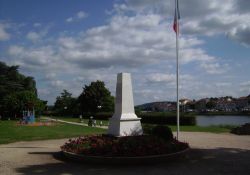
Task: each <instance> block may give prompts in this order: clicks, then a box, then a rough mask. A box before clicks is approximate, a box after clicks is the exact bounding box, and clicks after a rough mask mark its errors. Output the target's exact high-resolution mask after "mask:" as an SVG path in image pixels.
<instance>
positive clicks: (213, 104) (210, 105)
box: [206, 100, 216, 109]
mask: <svg viewBox="0 0 250 175" xmlns="http://www.w3.org/2000/svg"><path fill="white" fill-rule="evenodd" d="M215 107H216V102H215V101H213V100H210V101H209V102H207V103H206V108H207V109H214V108H215Z"/></svg>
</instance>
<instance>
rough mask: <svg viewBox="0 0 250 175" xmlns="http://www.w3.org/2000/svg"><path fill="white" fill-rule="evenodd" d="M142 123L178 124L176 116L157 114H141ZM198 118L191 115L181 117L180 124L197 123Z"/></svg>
mask: <svg viewBox="0 0 250 175" xmlns="http://www.w3.org/2000/svg"><path fill="white" fill-rule="evenodd" d="M139 117H140V118H141V122H142V123H147V124H159V125H163V124H165V125H166V124H167V125H175V124H176V116H168V117H167V116H157V115H148V114H147V115H143V114H141V115H139ZM195 124H196V119H195V117H194V116H189V117H184V116H181V117H180V125H195Z"/></svg>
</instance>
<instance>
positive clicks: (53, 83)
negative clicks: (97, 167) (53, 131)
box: [8, 0, 249, 104]
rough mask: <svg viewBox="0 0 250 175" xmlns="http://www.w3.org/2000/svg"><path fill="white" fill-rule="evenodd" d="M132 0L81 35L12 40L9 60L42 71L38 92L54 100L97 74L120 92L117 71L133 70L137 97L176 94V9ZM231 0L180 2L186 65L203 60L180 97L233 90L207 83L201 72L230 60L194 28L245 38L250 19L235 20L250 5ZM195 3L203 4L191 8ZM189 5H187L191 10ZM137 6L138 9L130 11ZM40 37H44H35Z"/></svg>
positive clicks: (185, 76)
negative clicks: (212, 51) (240, 6)
mask: <svg viewBox="0 0 250 175" xmlns="http://www.w3.org/2000/svg"><path fill="white" fill-rule="evenodd" d="M126 2H127V4H120V5H116V6H115V7H114V8H115V10H114V11H113V12H112V13H111V15H112V16H111V18H110V19H109V20H108V22H107V23H106V24H105V25H101V26H97V27H93V28H89V29H88V30H86V31H80V32H79V34H77V33H75V34H74V35H70V34H69V33H65V34H63V35H59V36H56V35H55V36H54V38H53V39H51V40H46V41H45V39H44V38H45V36H47V35H46V34H47V33H46V34H44V36H42V35H41V33H40V31H30V33H28V34H27V38H28V39H30V40H31V41H33V42H34V43H33V45H32V46H25V45H13V46H10V47H9V49H8V54H9V56H10V57H11V58H12V59H11V61H13V63H15V64H19V65H20V66H21V70H22V71H27V72H28V71H29V72H32V74H35V76H38V77H42V78H40V79H41V81H43V83H44V84H43V86H42V87H39V84H38V88H39V89H40V90H39V92H41V94H42V96H43V97H44V98H45V97H47V96H48V92H49V94H50V95H49V98H50V99H49V100H50V102H51V101H52V102H53V100H54V99H55V97H56V96H57V95H59V93H60V91H61V90H62V89H63V88H66V89H68V90H69V91H71V92H72V93H73V94H75V95H76V96H77V95H79V93H80V92H81V91H82V86H83V85H84V84H87V83H89V82H91V81H95V80H97V79H99V80H103V81H105V83H106V84H107V86H108V87H109V88H110V90H111V91H112V93H113V94H114V91H115V83H116V82H115V81H116V73H118V72H132V73H133V74H132V75H133V79H134V92H135V94H136V97H135V99H136V104H139V103H143V102H146V101H152V99H155V100H166V99H175V86H176V84H175V78H176V77H175V72H174V69H175V59H176V58H175V34H174V32H173V30H172V20H169V18H172V16H173V13H172V12H173V9H172V8H171V9H170V1H160V0H155V1H151V0H140V1H138V0H134V1H129V0H127V1H126ZM232 2H233V1H232V0H229V1H227V2H224V3H225V4H224V5H223V7H221V6H218V2H217V1H215V0H211V1H204V2H201V1H197V0H190V1H188V2H186V1H182V3H183V4H180V8H181V10H182V14H181V18H182V19H181V31H182V33H183V35H181V37H180V62H181V68H182V66H183V67H185V66H186V69H187V67H188V66H190V65H191V64H192V66H197V67H196V68H193V67H192V68H191V70H190V67H188V70H186V69H185V68H184V69H183V73H181V76H180V87H181V96H183V97H189V98H197V97H204V96H216V95H220V94H226V93H229V92H231V91H229V90H225V91H222V89H223V88H222V87H228V88H229V87H230V85H229V84H226V83H224V84H223V83H217V84H215V83H214V84H213V85H209V83H205V81H206V80H205V78H204V77H199V74H202V73H203V72H205V73H207V74H211V75H218V74H223V73H226V72H227V71H228V70H229V65H228V64H227V62H221V60H220V59H218V58H217V57H216V56H213V55H209V54H208V53H207V52H206V50H204V49H203V45H204V44H205V40H203V39H200V38H199V37H197V35H194V34H197V33H199V34H201V35H216V34H222V33H223V34H224V33H227V34H228V36H229V37H230V38H232V39H234V40H238V41H239V42H244V43H246V44H247V43H248V40H247V39H246V38H247V35H246V34H244V32H243V31H246V33H248V29H249V28H248V24H246V26H244V25H240V24H241V23H242V22H241V21H242V20H240V21H238V22H237V19H239V18H240V17H242V16H243V15H245V18H247V17H248V15H247V14H246V13H248V12H247V11H246V12H244V13H239V14H236V13H235V12H234V10H235V7H234V6H231V3H232ZM171 3H172V2H171ZM203 3H205V4H203ZM152 4H153V5H152ZM194 4H195V5H194ZM194 6H195V7H196V6H197V8H191V7H194ZM184 7H185V9H186V8H188V7H189V8H188V10H185V9H184ZM190 9H192V10H190ZM131 10H132V11H133V13H130V12H131ZM163 14H164V16H163ZM226 14H228V17H227V16H226ZM166 17H167V19H166ZM84 18H86V13H84V12H83V13H81V12H78V13H76V14H75V15H74V16H72V17H69V18H68V19H66V21H67V22H74V21H77V20H81V19H84ZM243 34H244V35H243ZM244 39H245V40H244ZM40 40H41V41H43V42H37V41H40ZM189 64H190V65H189ZM199 66H200V67H199ZM158 67H159V68H158ZM163 67H164V68H163ZM169 67H173V68H172V69H171V68H169ZM165 68H166V69H167V71H166V69H165ZM149 69H150V71H149ZM181 70H182V69H181ZM192 71H193V72H192ZM155 72H157V73H155ZM202 75H204V74H202ZM206 76H209V75H206ZM211 77H220V76H211ZM203 78H204V80H203ZM218 79H219V78H218ZM224 81H225V80H224ZM215 82H218V81H215ZM160 83H161V84H160ZM46 94H47V95H46Z"/></svg>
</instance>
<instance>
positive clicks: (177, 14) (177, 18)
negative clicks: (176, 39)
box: [173, 0, 180, 35]
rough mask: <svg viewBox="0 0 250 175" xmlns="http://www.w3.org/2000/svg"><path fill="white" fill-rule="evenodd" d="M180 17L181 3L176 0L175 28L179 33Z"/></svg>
mask: <svg viewBox="0 0 250 175" xmlns="http://www.w3.org/2000/svg"><path fill="white" fill-rule="evenodd" d="M179 19H180V11H179V3H178V0H175V13H174V24H173V29H174V31H175V33H176V34H177V35H178V34H179Z"/></svg>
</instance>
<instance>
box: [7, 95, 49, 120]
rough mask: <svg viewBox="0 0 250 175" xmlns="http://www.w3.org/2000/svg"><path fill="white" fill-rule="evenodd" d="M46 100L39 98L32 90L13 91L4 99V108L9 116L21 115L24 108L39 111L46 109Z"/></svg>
mask: <svg viewBox="0 0 250 175" xmlns="http://www.w3.org/2000/svg"><path fill="white" fill-rule="evenodd" d="M45 106H46V102H44V101H42V100H39V99H38V98H37V97H36V94H34V92H32V91H20V92H14V93H11V94H9V95H7V96H5V98H4V99H3V110H4V111H6V113H7V114H8V116H13V115H21V113H22V110H33V108H34V109H36V111H37V112H38V113H39V112H41V111H43V110H44V108H45Z"/></svg>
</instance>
